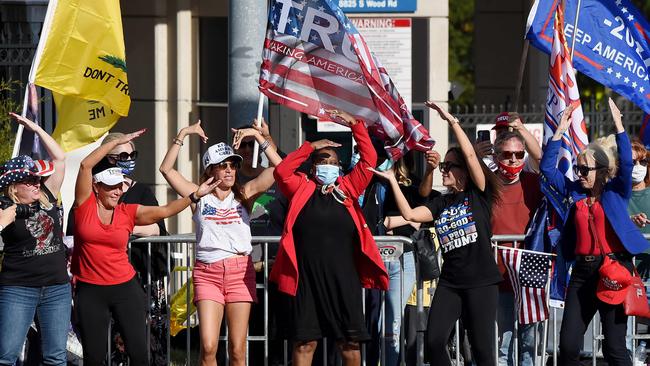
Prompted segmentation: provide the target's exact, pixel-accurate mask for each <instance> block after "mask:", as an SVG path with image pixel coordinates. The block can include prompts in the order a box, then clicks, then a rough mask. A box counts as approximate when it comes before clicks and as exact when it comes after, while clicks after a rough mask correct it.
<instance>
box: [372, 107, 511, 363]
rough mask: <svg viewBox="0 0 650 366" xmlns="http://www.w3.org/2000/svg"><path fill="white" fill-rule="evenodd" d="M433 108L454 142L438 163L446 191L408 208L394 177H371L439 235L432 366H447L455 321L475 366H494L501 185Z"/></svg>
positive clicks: (453, 124) (430, 327)
mask: <svg viewBox="0 0 650 366" xmlns="http://www.w3.org/2000/svg"><path fill="white" fill-rule="evenodd" d="M426 105H427V107H429V108H433V109H435V110H436V111H437V112H438V113H439V114H440V116H441V117H442V119H444V120H445V121H447V123H448V124H449V128H451V130H452V131H453V133H454V135H455V136H456V139H457V140H458V143H459V147H452V148H450V149H449V150H447V154H446V155H445V158H444V161H443V162H441V163H440V164H439V168H440V171H441V172H442V184H443V185H444V186H445V187H447V189H448V192H447V193H446V194H444V195H442V196H439V197H436V198H434V199H432V200H430V201H429V202H428V203H427V204H426V205H424V206H418V207H415V208H411V207H410V205H409V204H408V201H407V200H406V198H405V197H404V195H403V194H402V193H401V191H400V188H399V183H398V182H397V179H396V178H395V174H393V173H392V172H384V173H382V172H378V171H376V170H374V169H373V172H374V173H375V174H377V175H379V176H382V177H384V178H385V179H387V180H388V181H389V182H390V186H391V188H392V191H393V194H394V195H395V200H396V202H397V206H398V207H399V210H400V213H401V214H402V216H403V217H404V218H405V219H406V220H409V221H413V222H420V223H428V222H432V221H433V226H434V227H435V229H436V232H437V234H438V239H439V240H440V245H441V248H442V256H443V258H444V264H443V266H442V272H441V274H440V280H439V283H438V288H437V289H436V292H435V295H434V298H433V301H432V303H431V308H430V310H429V319H428V324H427V346H428V347H427V351H428V353H429V356H430V357H429V358H430V361H431V364H432V365H443V366H444V365H451V360H450V358H449V353H448V351H447V342H448V341H449V336H450V335H451V332H452V331H453V329H454V324H455V323H456V320H457V319H458V318H460V317H461V316H462V317H463V323H464V324H465V326H466V328H467V329H468V331H469V337H470V343H471V346H472V354H473V355H474V358H475V362H476V364H477V365H480V366H483V365H494V364H495V348H494V344H495V339H494V338H495V327H494V324H495V320H496V313H497V295H498V288H497V284H498V283H499V282H500V281H501V280H502V277H501V274H500V273H499V270H498V268H497V265H496V263H495V261H494V254H493V252H492V246H491V243H490V237H491V236H492V231H491V226H490V219H491V210H492V204H493V203H494V202H495V201H497V199H498V194H499V188H500V187H501V183H500V181H499V180H498V179H497V177H496V176H495V175H494V173H492V172H491V171H490V170H489V169H488V168H487V167H486V166H485V164H483V162H482V161H481V160H480V159H479V158H478V157H477V154H476V151H475V150H474V147H473V146H472V143H471V142H470V140H469V139H468V138H467V135H466V134H465V132H464V131H463V129H462V127H461V126H460V124H459V122H458V119H456V118H455V117H453V116H452V115H451V114H449V113H448V112H447V111H446V110H444V109H442V108H441V107H440V106H438V105H436V104H434V103H432V102H426Z"/></svg>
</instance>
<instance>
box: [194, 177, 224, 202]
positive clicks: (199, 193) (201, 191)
mask: <svg viewBox="0 0 650 366" xmlns="http://www.w3.org/2000/svg"><path fill="white" fill-rule="evenodd" d="M219 184H221V179H219V180H217V181H216V182H215V181H214V177H210V178H208V179H206V180H205V182H203V183H201V185H200V186H199V188H198V189H197V190H196V193H195V195H196V197H197V198H201V197H203V196H206V195H208V194H210V193H212V192H213V191H214V189H215V188H217V186H218V185H219Z"/></svg>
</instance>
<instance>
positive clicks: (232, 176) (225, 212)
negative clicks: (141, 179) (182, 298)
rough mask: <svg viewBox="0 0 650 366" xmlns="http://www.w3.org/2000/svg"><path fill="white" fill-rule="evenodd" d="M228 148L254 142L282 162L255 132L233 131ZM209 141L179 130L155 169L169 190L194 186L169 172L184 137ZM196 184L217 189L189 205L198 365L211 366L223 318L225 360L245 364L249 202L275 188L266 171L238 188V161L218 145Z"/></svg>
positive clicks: (251, 282)
mask: <svg viewBox="0 0 650 366" xmlns="http://www.w3.org/2000/svg"><path fill="white" fill-rule="evenodd" d="M233 132H234V139H233V145H234V147H235V148H237V147H239V144H240V143H241V141H242V140H243V139H244V138H246V137H249V136H253V137H254V138H255V139H257V141H258V142H259V143H260V151H262V152H264V153H265V154H266V156H267V157H268V159H269V161H270V162H271V164H273V165H277V164H279V163H280V161H281V160H282V159H281V158H280V156H279V155H278V154H277V152H276V151H275V148H273V147H269V146H270V142H269V141H267V140H266V139H265V138H264V136H262V133H261V132H260V131H259V130H258V129H255V128H247V129H240V130H233ZM189 135H198V136H199V137H200V138H201V140H202V141H203V142H204V143H205V142H206V141H207V140H208V137H207V136H206V135H205V132H204V131H203V129H202V128H201V121H199V122H197V123H195V124H193V125H191V126H189V127H185V128H183V129H181V130H180V131H179V133H178V136H177V137H176V138H174V140H173V142H172V145H171V147H170V148H169V150H168V151H167V155H165V159H164V160H163V162H162V164H161V165H160V172H161V173H162V174H163V176H165V179H167V182H169V184H170V185H171V186H172V188H174V190H175V191H176V192H177V193H178V194H180V195H182V196H187V195H189V194H190V193H191V192H193V191H194V190H196V187H197V184H196V183H193V182H191V181H189V180H187V178H185V177H183V176H182V175H181V174H180V173H179V172H178V171H177V170H176V169H174V168H173V166H174V162H175V161H176V158H177V157H178V152H179V150H180V149H181V147H182V146H183V144H184V140H185V137H187V136H189ZM201 161H202V163H203V169H204V170H203V174H202V176H201V178H200V181H201V182H205V181H207V180H211V179H214V180H215V181H217V182H218V183H219V184H218V185H217V186H215V187H214V189H213V190H212V191H211V192H210V194H208V195H206V196H205V197H203V198H202V199H200V200H199V199H196V200H193V201H192V210H193V211H194V215H193V219H194V222H195V224H196V242H197V245H196V263H195V265H194V272H193V281H194V303H195V304H196V308H197V311H198V314H199V324H200V325H199V333H200V338H201V365H215V364H216V354H217V346H218V344H219V332H220V330H221V322H222V319H223V317H224V314H225V316H226V318H227V319H228V345H229V349H228V355H229V357H230V365H233V366H234V365H238V366H243V365H244V364H245V362H246V335H247V330H248V319H249V315H250V310H251V304H252V303H253V302H254V301H256V298H257V296H256V289H255V270H254V268H253V262H252V260H251V257H250V253H251V250H252V246H251V230H250V213H251V208H252V207H251V206H252V204H253V201H252V199H253V198H254V197H255V196H257V195H258V194H259V193H261V192H264V191H266V190H267V189H268V188H269V187H270V186H271V185H272V184H273V182H274V180H273V169H274V168H267V169H265V170H264V171H262V173H261V174H260V175H258V176H257V177H256V178H254V179H252V180H250V181H248V182H247V183H246V184H243V185H239V184H238V183H237V172H238V170H239V168H240V166H241V162H242V157H241V156H240V155H237V154H235V153H234V151H233V149H232V148H231V147H230V146H228V145H226V144H225V143H223V142H220V143H218V144H216V145H212V146H210V147H209V148H208V149H207V151H206V152H205V154H203V158H202V159H201Z"/></svg>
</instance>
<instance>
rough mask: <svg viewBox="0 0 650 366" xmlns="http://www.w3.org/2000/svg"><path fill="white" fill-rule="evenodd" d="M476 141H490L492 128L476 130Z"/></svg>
mask: <svg viewBox="0 0 650 366" xmlns="http://www.w3.org/2000/svg"><path fill="white" fill-rule="evenodd" d="M476 141H478V142H483V141H490V130H478V131H476Z"/></svg>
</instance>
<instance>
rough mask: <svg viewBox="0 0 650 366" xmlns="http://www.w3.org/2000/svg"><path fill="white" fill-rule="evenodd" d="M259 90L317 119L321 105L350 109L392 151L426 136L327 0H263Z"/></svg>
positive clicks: (420, 146) (415, 145)
mask: <svg viewBox="0 0 650 366" xmlns="http://www.w3.org/2000/svg"><path fill="white" fill-rule="evenodd" d="M260 90H261V91H262V93H264V94H265V95H266V96H268V97H269V98H270V99H272V100H274V101H276V102H277V103H279V104H283V105H286V106H288V107H289V108H292V109H295V110H297V111H300V112H303V113H307V114H311V115H314V116H317V117H318V118H319V119H325V120H327V119H329V117H328V115H327V114H326V113H325V110H327V109H339V110H343V111H345V112H348V113H350V114H351V115H353V116H355V117H356V118H358V119H360V120H363V121H364V122H365V124H366V126H367V127H368V130H369V131H370V133H371V134H373V135H375V136H376V137H378V138H380V139H382V140H383V141H385V144H386V150H387V151H388V152H389V154H390V155H391V156H392V157H393V159H397V158H399V157H400V156H402V154H404V153H405V152H406V151H408V150H411V149H416V150H422V151H424V150H427V149H430V148H431V147H432V146H433V144H434V141H433V140H432V139H431V137H430V136H429V134H428V132H427V130H426V128H425V127H424V126H422V124H420V123H419V122H418V121H417V120H415V119H414V118H413V115H412V114H411V112H410V110H409V108H408V106H407V105H406V104H405V103H404V100H403V99H402V97H401V96H400V94H399V92H398V91H397V89H396V88H395V85H394V84H393V82H392V81H391V79H390V77H389V76H388V73H387V72H386V70H385V69H384V68H383V67H382V65H381V63H380V62H379V60H377V58H376V57H375V56H374V55H373V54H372V52H371V51H370V49H369V48H368V45H367V44H366V42H365V41H364V39H363V36H362V35H361V34H359V32H358V31H357V29H356V28H355V26H354V25H353V24H352V22H350V20H349V19H348V18H347V17H346V16H345V14H344V13H343V11H342V10H341V9H340V8H339V7H338V6H337V4H336V1H333V0H309V1H307V0H302V1H292V0H272V1H271V4H270V11H269V20H268V27H267V32H266V39H265V41H264V52H263V60H262V65H261V73H260Z"/></svg>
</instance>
